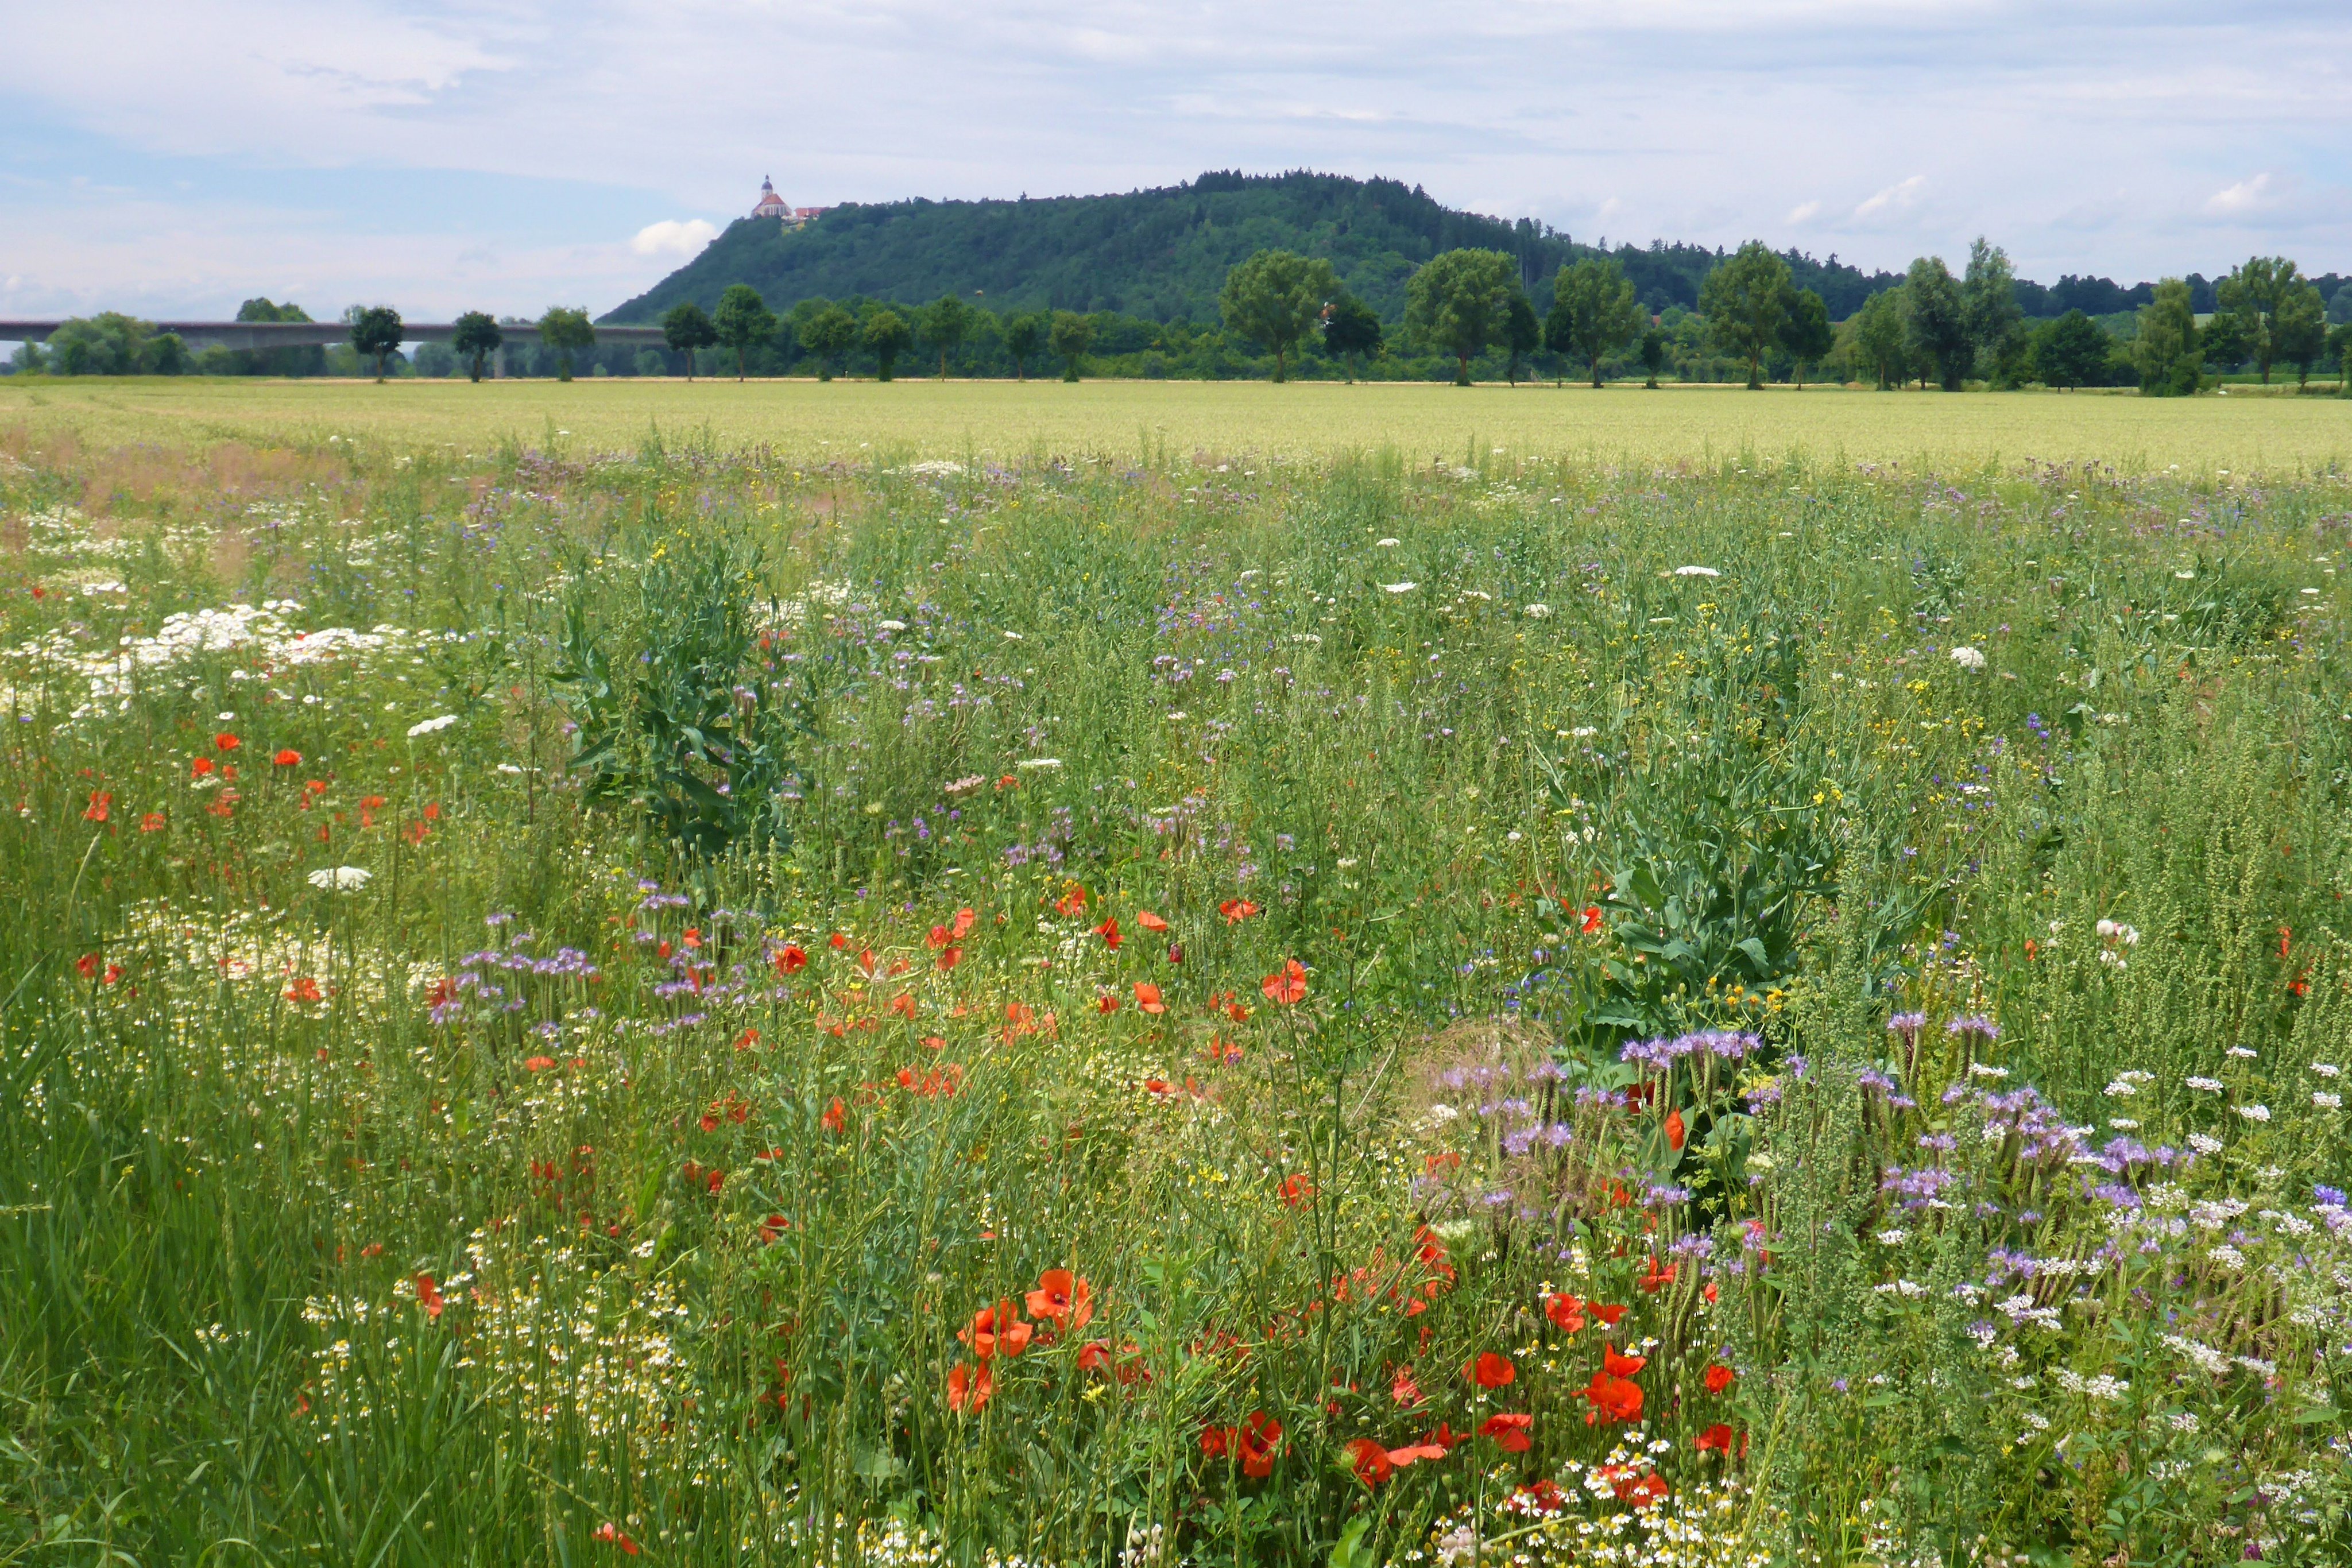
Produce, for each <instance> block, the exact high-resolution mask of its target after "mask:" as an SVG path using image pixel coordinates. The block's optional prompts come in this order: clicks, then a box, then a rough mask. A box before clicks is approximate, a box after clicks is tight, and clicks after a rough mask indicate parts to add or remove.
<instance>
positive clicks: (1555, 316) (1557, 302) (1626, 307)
mask: <svg viewBox="0 0 2352 1568" xmlns="http://www.w3.org/2000/svg"><path fill="white" fill-rule="evenodd" d="M1647 325H1648V318H1647V317H1646V316H1645V315H1644V314H1643V310H1642V306H1641V302H1640V301H1639V300H1637V299H1635V298H1633V280H1632V279H1630V278H1628V277H1626V276H1625V275H1624V273H1623V272H1622V270H1620V269H1619V267H1617V266H1616V264H1615V263H1613V262H1608V261H1600V260H1585V261H1580V262H1578V263H1577V264H1576V265H1575V266H1574V267H1562V268H1561V269H1560V273H1559V277H1558V279H1556V280H1555V281H1554V282H1553V284H1552V287H1551V314H1550V315H1549V316H1548V317H1546V318H1545V319H1544V343H1545V346H1547V347H1548V348H1549V349H1550V350H1551V351H1552V352H1553V353H1555V354H1565V355H1570V356H1573V357H1574V358H1577V359H1580V360H1582V361H1585V362H1586V363H1587V364H1588V365H1590V366H1591V370H1592V384H1593V385H1594V386H1596V387H1597V386H1599V385H1600V384H1601V360H1602V358H1603V357H1605V356H1607V355H1610V354H1614V353H1617V352H1618V351H1620V350H1622V349H1623V348H1624V347H1625V345H1626V344H1628V343H1630V342H1632V341H1633V339H1634V335H1635V334H1636V333H1638V332H1640V331H1641V330H1642V329H1643V327H1645V326H1647ZM1650 376H1651V380H1652V381H1653V382H1655V380H1656V379H1657V369H1656V367H1655V366H1654V365H1653V366H1651V367H1650Z"/></svg>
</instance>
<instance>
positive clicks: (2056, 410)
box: [0, 377, 2352, 473]
mask: <svg viewBox="0 0 2352 1568" xmlns="http://www.w3.org/2000/svg"><path fill="white" fill-rule="evenodd" d="M11 428H15V429H18V430H21V431H25V432H28V433H52V432H62V433H66V434H71V435H73V436H74V437H76V438H77V439H78V440H79V441H81V442H84V443H95V444H131V443H151V442H163V443H166V444H178V445H184V446H203V445H208V444H212V443H215V442H224V441H234V442H238V443H245V444H255V443H260V444H272V443H289V442H290V443H295V444H314V443H324V442H325V441H327V440H328V439H329V438H330V437H331V436H340V437H343V438H347V439H348V438H352V437H364V438H366V439H369V440H378V441H388V442H394V443H415V444H427V443H446V444H456V445H457V446H459V447H460V448H475V449H478V448H479V447H481V446H483V445H484V444H488V443H490V442H493V441H496V440H498V439H499V438H501V437H512V438H514V439H516V440H519V441H521V442H523V443H525V444H530V445H534V446H545V445H547V444H550V443H551V442H554V441H558V440H562V439H564V436H559V435H558V434H557V433H558V432H562V433H565V434H566V435H568V437H569V438H570V439H571V440H572V441H573V442H574V443H575V444H576V445H575V447H574V449H575V450H579V449H592V450H593V449H607V448H612V447H616V446H618V447H628V448H634V447H635V445H636V444H638V443H639V442H640V441H642V440H643V439H644V438H645V437H646V434H647V433H648V432H650V431H653V430H656V429H658V430H660V431H662V432H663V433H664V434H666V435H667V437H668V438H670V439H671V440H673V441H676V440H678V439H699V438H704V437H707V438H708V439H709V440H710V441H712V442H713V443H715V444H718V445H719V446H721V447H735V446H742V445H752V444H761V445H767V446H771V447H773V448H775V449H777V450H779V451H782V452H788V453H793V454H802V455H806V454H815V453H820V452H824V451H828V450H829V451H831V452H833V453H836V454H840V455H849V454H854V453H856V452H859V451H861V450H882V451H888V452H898V453H906V454H913V455H920V456H935V457H936V456H948V457H956V456H962V455H966V454H968V453H969V454H976V455H982V456H993V457H1000V458H1003V457H1021V456H1028V455H1041V456H1043V455H1055V454H1094V453H1103V452H1126V453H1135V452H1139V451H1141V450H1144V449H1145V448H1146V447H1147V446H1149V447H1150V448H1151V449H1153V450H1161V449H1164V450H1166V451H1169V452H1173V453H1177V454H1192V453H1195V452H1205V453H1213V454H1217V455H1234V454H1244V453H1255V454H1263V455H1284V456H1293V457H1297V456H1310V457H1318V456H1322V455H1328V454H1331V453H1335V452H1341V451H1347V450H1351V449H1353V450H1361V451H1378V450H1381V449H1393V450H1395V451H1397V452H1400V453H1402V454H1404V455H1406V456H1407V457H1408V458H1410V459H1414V460H1418V461H1427V460H1429V459H1431V458H1433V457H1434V458H1442V459H1444V461H1446V462H1449V463H1458V462H1460V461H1461V460H1462V458H1463V455H1464V454H1465V453H1466V452H1471V451H1473V450H1480V451H1483V450H1486V449H1489V448H1493V447H1501V448H1504V449H1506V450H1507V451H1508V452H1510V453H1513V454H1517V455H1528V456H1537V457H1554V456H1563V455H1572V456H1579V457H1588V458H1598V459H1601V460H1604V461H1614V460H1618V459H1625V460H1636V461H1654V460H1658V459H1662V458H1665V459H1676V460H1683V459H1687V460H1693V461H1701V462H1704V461H1706V460H1708V459H1711V458H1726V457H1730V458H1737V457H1738V456H1740V455H1759V456H1768V457H1774V458H1778V457H1781V456H1785V455H1789V454H1790V453H1798V452H1801V453H1808V454H1811V455H1816V456H1818V457H1822V458H1840V457H1843V458H1847V459H1853V460H1856V461H1864V460H1867V461H1872V462H1879V463H1885V462H1902V463H1906V464H1925V465H1933V466H1939V467H1949V466H1952V465H1961V466H1968V467H1976V466H1981V465H1985V464H1991V465H1996V466H2001V467H2014V466H2016V465H2019V464H2021V463H2023V462H2025V461H2026V460H2027V459H2029V458H2032V459H2039V460H2042V461H2044V462H2082V461H2087V460H2096V461H2099V462H2103V463H2106V464H2110V465H2115V466H2116V467H2118V468H2120V469H2123V470H2125V471H2127V472H2140V471H2150V470H2159V469H2165V468H2168V467H2169V466H2170V465H2175V464H2178V465H2180V466H2181V467H2182V468H2183V469H2185V470H2189V471H2193V472H2199V473H2204V472H2210V471H2211V470H2213V469H2217V468H2231V469H2235V470H2239V471H2245V470H2263V471H2271V472H2284V473H2295V472H2305V471H2313V470H2324V469H2327V468H2330V467H2334V466H2342V465H2346V464H2347V463H2352V400H2345V399H2337V398H2332V397H2292V396H2282V395H2276V394H2273V395H2268V396H2263V395H2250V394H2249V393H2248V392H2246V391H2245V390H2243V389H2239V390H2236V391H2233V392H2231V394H2230V395H2228V396H2224V397H2209V398H2195V399H2162V398H2151V399H2142V398H2140V397H2138V396H2137V395H2134V394H2115V393H2100V392H2009V393H2001V394H1999V395H1962V396H1948V395H1946V394H1943V393H1940V392H1893V393H1880V392H1860V391H1850V390H1847V389H1845V388H1841V387H1818V386H1817V387H1809V388H1807V389H1805V390H1804V391H1803V392H1796V391H1793V390H1790V389H1789V388H1785V387H1779V388H1773V389H1771V390H1769V391H1768V392H1759V393H1753V394H1751V393H1748V392H1744V391H1741V390H1739V389H1737V388H1731V387H1718V386H1690V387H1666V388H1662V389H1660V390H1659V391H1656V392H1644V391H1643V389H1641V388H1640V387H1638V386H1613V387H1611V388H1609V389H1608V390H1607V391H1605V392H1599V393H1595V392H1592V391H1591V389H1590V388H1585V387H1577V386H1574V385H1570V386H1569V387H1567V388H1565V389H1562V388H1556V387H1552V386H1549V385H1544V386H1520V387H1517V388H1513V387H1507V386H1498V385H1486V386H1480V387H1475V388H1470V389H1467V390H1465V389H1458V388H1454V387H1450V386H1433V385H1421V384H1401V383H1381V384H1366V385H1361V386H1346V385H1333V384H1328V383H1304V384H1302V383H1293V384H1291V385H1288V386H1272V385H1265V384H1260V383H1255V382H1082V383H1080V384H1077V385H1075V386H1072V385H1066V384H1064V383H1062V382H1055V381H1037V382H1025V383H1017V382H933V381H921V380H902V381H898V382H891V383H887V384H881V383H877V382H833V383H830V384H823V385H820V384H818V383H816V382H745V383H741V384H738V383H736V382H731V381H703V382H694V383H692V384H690V385H689V384H688V383H686V382H675V381H652V380H633V379H615V380H605V381H580V382H571V383H568V384H565V383H559V382H543V381H537V382H534V381H509V382H484V383H481V384H479V385H476V384H473V383H469V382H463V381H451V382H417V381H405V382H392V383H389V384H386V385H383V386H376V385H373V384H372V383H369V382H317V381H298V382H268V381H203V380H197V379H194V378H170V379H161V378H158V379H147V380H121V379H116V378H101V377H90V378H84V379H79V380H56V381H50V380H44V381H41V382H22V383H14V382H10V381H6V380H0V432H6V431H8V430H10V429H11Z"/></svg>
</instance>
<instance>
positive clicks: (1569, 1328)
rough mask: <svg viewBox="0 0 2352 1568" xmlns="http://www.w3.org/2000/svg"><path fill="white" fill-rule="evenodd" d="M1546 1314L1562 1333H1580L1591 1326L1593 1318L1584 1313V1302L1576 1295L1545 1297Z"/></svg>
mask: <svg viewBox="0 0 2352 1568" xmlns="http://www.w3.org/2000/svg"><path fill="white" fill-rule="evenodd" d="M1544 1316H1546V1317H1548V1318H1549V1319H1550V1320H1551V1321H1552V1326H1553V1327H1555V1328H1557V1329H1559V1332H1560V1333H1582V1332H1583V1331H1584V1330H1585V1329H1586V1328H1589V1327H1590V1326H1591V1322H1592V1320H1591V1318H1588V1317H1586V1316H1585V1315H1584V1303H1583V1302H1582V1301H1578V1300H1577V1299H1576V1298H1575V1297H1574V1296H1567V1295H1560V1296H1547V1297H1545V1298H1544Z"/></svg>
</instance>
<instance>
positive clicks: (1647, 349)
mask: <svg viewBox="0 0 2352 1568" xmlns="http://www.w3.org/2000/svg"><path fill="white" fill-rule="evenodd" d="M1665 362H1666V335H1665V334H1664V332H1661V331H1659V330H1658V329H1656V328H1655V327H1652V328H1650V329H1647V330H1646V331H1644V332H1643V334H1642V369H1643V371H1646V372H1647V374H1648V379H1647V380H1646V381H1645V382H1643V385H1644V386H1646V387H1647V388H1648V389H1649V390H1650V391H1652V392H1655V391H1657V390H1658V367H1660V366H1661V365H1663V364H1664V363H1665Z"/></svg>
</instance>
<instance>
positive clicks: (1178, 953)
mask: <svg viewBox="0 0 2352 1568" xmlns="http://www.w3.org/2000/svg"><path fill="white" fill-rule="evenodd" d="M1168 961H1169V962H1170V963H1171V964H1181V963H1182V962H1183V961H1184V944H1182V943H1181V942H1171V943H1170V944H1168Z"/></svg>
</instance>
